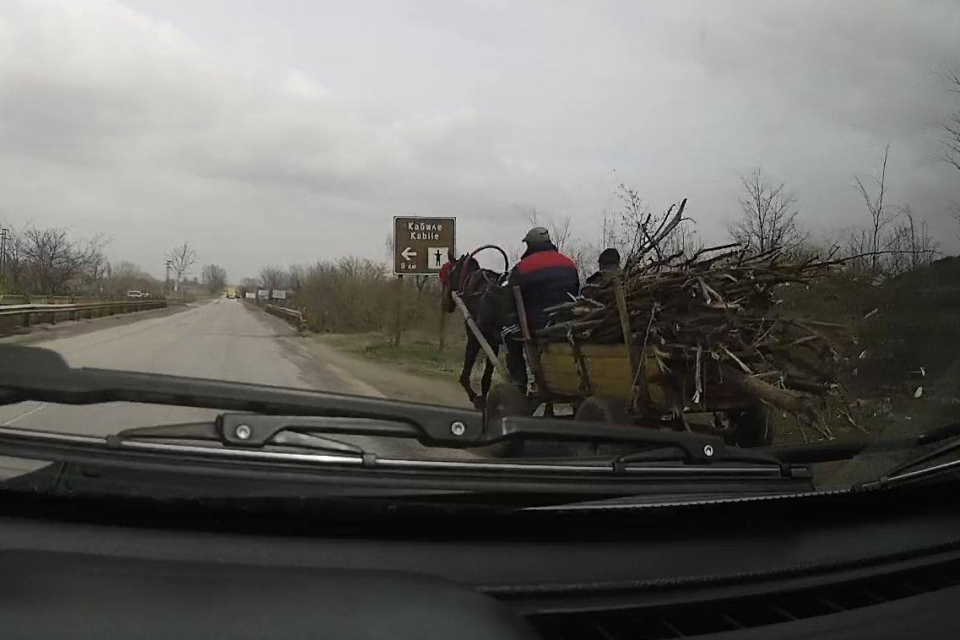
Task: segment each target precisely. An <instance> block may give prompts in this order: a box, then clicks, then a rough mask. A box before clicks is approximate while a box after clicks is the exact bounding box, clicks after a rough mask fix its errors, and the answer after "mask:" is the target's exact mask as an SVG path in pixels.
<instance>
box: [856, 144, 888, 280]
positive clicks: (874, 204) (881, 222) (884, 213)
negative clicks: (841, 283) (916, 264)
mask: <svg viewBox="0 0 960 640" xmlns="http://www.w3.org/2000/svg"><path fill="white" fill-rule="evenodd" d="M889 156H890V145H889V144H888V145H887V146H886V148H885V149H884V150H883V164H882V165H881V167H880V176H879V177H877V178H876V183H877V192H876V195H874V196H871V195H870V193H869V192H868V191H867V188H866V187H865V186H863V182H862V181H861V180H860V178H859V177H857V176H854V178H853V179H854V180H856V182H857V188H858V189H859V191H860V195H861V196H863V201H864V203H865V204H866V205H867V212H868V213H869V214H870V224H869V227H867V230H866V238H865V240H866V249H867V251H865V252H864V253H869V254H870V256H869V262H870V269H871V270H872V271H875V272H876V271H879V267H880V257H881V251H883V250H884V249H886V248H887V247H886V246H885V244H886V243H885V235H886V230H887V227H889V226H890V225H891V224H892V223H893V222H894V220H895V219H896V213H895V212H894V211H893V210H892V209H889V208H888V207H887V206H886V205H885V203H884V198H885V196H886V195H887V183H886V181H887V159H888V158H889Z"/></svg>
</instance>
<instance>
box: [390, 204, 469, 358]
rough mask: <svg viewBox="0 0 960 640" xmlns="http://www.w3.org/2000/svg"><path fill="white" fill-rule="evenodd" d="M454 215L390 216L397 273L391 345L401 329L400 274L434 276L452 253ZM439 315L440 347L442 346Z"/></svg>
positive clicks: (398, 336)
mask: <svg viewBox="0 0 960 640" xmlns="http://www.w3.org/2000/svg"><path fill="white" fill-rule="evenodd" d="M456 250H457V219H456V218H418V217H411V216H394V218H393V272H394V273H395V274H397V305H396V317H395V318H394V320H395V324H394V336H393V344H394V345H395V346H398V347H399V346H400V333H401V331H402V328H403V276H405V275H414V276H438V275H440V269H441V268H442V267H443V265H444V264H446V263H447V257H448V255H450V254H452V255H456ZM442 322H443V317H442V315H441V331H440V336H441V337H440V349H441V350H442V349H443V330H442Z"/></svg>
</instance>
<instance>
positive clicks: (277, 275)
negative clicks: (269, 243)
mask: <svg viewBox="0 0 960 640" xmlns="http://www.w3.org/2000/svg"><path fill="white" fill-rule="evenodd" d="M286 284H287V274H286V273H285V272H284V269H283V267H277V266H274V265H267V266H266V267H264V268H262V269H260V287H261V288H263V289H283V288H284V287H285V286H286Z"/></svg>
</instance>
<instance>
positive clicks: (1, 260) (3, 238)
mask: <svg viewBox="0 0 960 640" xmlns="http://www.w3.org/2000/svg"><path fill="white" fill-rule="evenodd" d="M9 234H10V229H6V228H4V229H0V282H3V281H4V280H3V278H4V273H6V267H7V236H8V235H9Z"/></svg>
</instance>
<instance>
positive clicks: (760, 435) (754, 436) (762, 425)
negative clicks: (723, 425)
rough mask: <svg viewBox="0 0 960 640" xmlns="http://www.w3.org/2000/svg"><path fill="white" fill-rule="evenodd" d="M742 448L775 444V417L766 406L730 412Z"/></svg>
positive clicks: (761, 405) (759, 405)
mask: <svg viewBox="0 0 960 640" xmlns="http://www.w3.org/2000/svg"><path fill="white" fill-rule="evenodd" d="M730 420H731V421H732V422H733V428H734V431H735V433H736V435H735V440H736V444H737V445H738V446H740V447H762V446H764V445H768V444H770V443H771V442H773V415H772V414H771V413H770V410H769V409H767V407H766V405H763V404H755V405H752V406H749V407H744V408H743V409H737V410H734V411H731V412H730Z"/></svg>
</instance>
